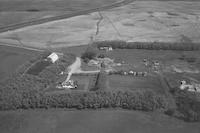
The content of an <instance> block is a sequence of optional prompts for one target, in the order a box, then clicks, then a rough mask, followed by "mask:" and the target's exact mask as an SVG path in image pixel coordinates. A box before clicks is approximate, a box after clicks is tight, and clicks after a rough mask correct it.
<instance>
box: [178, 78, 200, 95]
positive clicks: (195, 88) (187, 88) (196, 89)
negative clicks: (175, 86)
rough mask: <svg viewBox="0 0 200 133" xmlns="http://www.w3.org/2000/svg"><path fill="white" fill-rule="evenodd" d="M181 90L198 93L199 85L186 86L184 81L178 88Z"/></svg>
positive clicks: (199, 90)
mask: <svg viewBox="0 0 200 133" xmlns="http://www.w3.org/2000/svg"><path fill="white" fill-rule="evenodd" d="M179 88H180V89H181V90H187V91H192V92H200V84H195V83H193V84H187V83H186V81H185V80H182V81H181V85H180V87H179Z"/></svg>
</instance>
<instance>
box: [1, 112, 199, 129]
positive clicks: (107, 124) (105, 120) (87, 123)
mask: <svg viewBox="0 0 200 133" xmlns="http://www.w3.org/2000/svg"><path fill="white" fill-rule="evenodd" d="M0 119H1V121H0V129H1V133H13V132H15V133H35V132H37V133H49V132H51V133H63V132H66V131H67V132H70V133H94V132H95V133H121V132H124V133H160V132H162V133H188V132H190V133H199V131H200V126H199V124H200V123H185V122H183V121H179V120H177V119H174V118H170V117H168V116H166V115H162V114H159V113H157V112H155V113H145V112H138V111H125V110H100V111H90V110H86V111H66V110H59V109H57V110H48V111H47V110H37V111H9V112H0Z"/></svg>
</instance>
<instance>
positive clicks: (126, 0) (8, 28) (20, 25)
mask: <svg viewBox="0 0 200 133" xmlns="http://www.w3.org/2000/svg"><path fill="white" fill-rule="evenodd" d="M133 1H134V0H123V1H119V2H115V3H113V4H110V5H105V6H102V7H99V8H94V9H88V10H84V11H78V12H75V13H71V14H63V15H59V16H54V17H50V18H42V19H37V20H33V21H28V22H22V23H18V24H13V25H9V26H6V27H2V28H0V33H2V32H7V31H11V30H16V29H20V28H23V27H27V26H32V25H38V24H43V23H47V22H50V21H56V20H61V19H66V18H70V17H74V16H79V15H84V14H88V13H92V12H96V11H101V10H106V9H111V8H114V7H119V6H122V5H126V4H129V3H131V2H133Z"/></svg>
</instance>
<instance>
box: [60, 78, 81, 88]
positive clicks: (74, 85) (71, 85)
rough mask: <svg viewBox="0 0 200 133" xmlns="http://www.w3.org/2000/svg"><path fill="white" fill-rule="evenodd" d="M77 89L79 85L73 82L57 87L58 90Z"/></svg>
mask: <svg viewBox="0 0 200 133" xmlns="http://www.w3.org/2000/svg"><path fill="white" fill-rule="evenodd" d="M77 87H78V85H77V83H76V82H75V81H73V80H69V81H64V82H62V83H61V84H59V85H57V86H56V88H58V89H75V88H77Z"/></svg>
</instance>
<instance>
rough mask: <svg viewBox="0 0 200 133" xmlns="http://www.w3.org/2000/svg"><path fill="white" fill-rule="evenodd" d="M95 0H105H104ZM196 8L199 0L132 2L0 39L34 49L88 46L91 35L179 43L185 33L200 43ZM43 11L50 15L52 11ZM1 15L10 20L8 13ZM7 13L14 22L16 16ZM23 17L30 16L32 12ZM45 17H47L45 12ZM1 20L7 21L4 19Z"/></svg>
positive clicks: (23, 29) (115, 38) (199, 11)
mask: <svg viewBox="0 0 200 133" xmlns="http://www.w3.org/2000/svg"><path fill="white" fill-rule="evenodd" d="M90 1H91V0H90ZM94 2H97V0H96V1H94ZM98 2H100V3H105V0H104V1H98ZM107 3H109V1H107ZM111 3H112V2H111ZM99 5H101V4H99ZM82 6H86V7H87V9H89V8H90V7H88V5H84V4H83V5H82ZM89 6H90V5H89ZM199 7H200V2H197V1H195V2H193V1H192V2H191V1H150V0H148V1H134V2H133V3H130V4H128V5H124V6H121V7H116V8H112V9H109V10H105V11H101V12H100V14H99V12H93V13H90V14H85V15H80V16H75V17H71V18H68V19H63V20H59V21H54V22H49V23H45V24H41V25H37V26H36V25H35V26H30V27H25V28H21V29H18V30H15V31H10V32H6V33H2V34H1V35H0V40H1V41H2V42H7V43H12V42H14V41H15V42H16V39H13V38H14V37H15V38H16V36H17V37H18V38H19V39H20V40H21V41H22V42H23V43H24V44H25V45H26V46H32V47H37V48H47V47H48V48H56V47H69V46H78V45H87V44H88V43H89V42H90V41H91V37H93V39H95V40H97V41H102V40H125V41H130V42H135V41H139V42H149V41H150V42H154V41H160V42H181V41H183V36H184V37H186V38H188V39H189V40H191V41H193V42H200V39H199V38H200V36H199V35H200V33H199V31H200V28H199V27H200V23H199V18H200V17H199V16H200V9H199ZM45 12H46V13H47V12H50V15H51V12H52V11H45ZM53 12H54V11H53ZM55 12H60V11H55ZM61 12H63V11H61ZM31 13H32V12H31ZM41 13H42V12H41ZM2 14H3V13H2ZM52 14H53V13H52ZM100 15H101V16H102V17H100ZM4 16H5V17H7V19H10V18H9V17H8V16H9V15H6V14H4ZM10 16H13V17H12V18H13V21H14V20H15V19H14V17H15V15H14V14H10ZM24 16H25V17H26V16H28V17H30V18H31V15H24ZM44 16H45V17H48V13H47V14H45V13H44ZM36 17H37V15H36ZM12 18H11V19H12ZM19 18H20V17H19ZM38 18H40V17H38ZM2 20H3V21H4V20H5V21H6V18H5V19H4V18H2ZM16 20H17V19H16ZM22 20H23V18H22ZM100 20H101V21H100ZM3 21H1V22H3ZM97 27H98V28H97ZM97 29H98V34H96V33H97Z"/></svg>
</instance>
